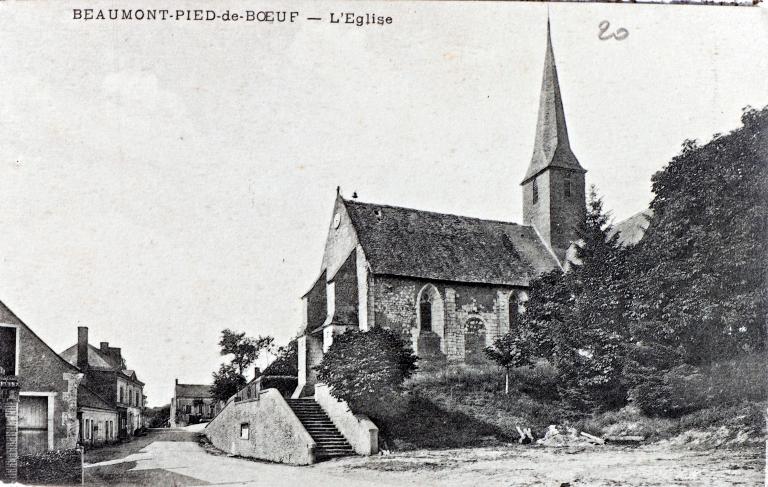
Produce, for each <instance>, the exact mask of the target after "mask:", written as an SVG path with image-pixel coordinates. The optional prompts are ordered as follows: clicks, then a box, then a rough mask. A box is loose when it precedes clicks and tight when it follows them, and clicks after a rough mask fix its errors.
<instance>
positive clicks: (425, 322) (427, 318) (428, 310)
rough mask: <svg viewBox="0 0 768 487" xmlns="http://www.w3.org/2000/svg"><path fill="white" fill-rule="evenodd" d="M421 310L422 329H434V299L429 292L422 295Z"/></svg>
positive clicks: (420, 323) (420, 325) (420, 326)
mask: <svg viewBox="0 0 768 487" xmlns="http://www.w3.org/2000/svg"><path fill="white" fill-rule="evenodd" d="M419 312H420V316H419V328H421V331H422V332H425V331H432V299H431V298H430V297H429V295H428V294H425V295H424V296H422V297H421V302H420V303H419Z"/></svg>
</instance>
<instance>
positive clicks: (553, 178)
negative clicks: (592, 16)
mask: <svg viewBox="0 0 768 487" xmlns="http://www.w3.org/2000/svg"><path fill="white" fill-rule="evenodd" d="M585 173H586V171H585V170H584V168H582V167H581V165H580V164H579V161H578V160H577V159H576V156H575V155H574V153H573V151H572V150H571V147H570V143H569V140H568V130H567V128H566V123H565V112H564V110H563V100H562V96H561V94H560V86H559V83H558V79H557V67H556V65H555V57H554V53H553V50H552V41H551V36H550V32H549V25H547V47H546V53H545V60H544V74H543V79H542V85H541V95H540V102H539V113H538V122H537V125H536V136H535V145H534V150H533V156H532V158H531V161H530V164H529V165H528V169H527V170H526V172H525V174H524V176H523V177H522V181H521V183H520V184H521V186H522V196H523V221H522V223H512V222H502V221H493V220H483V219H479V218H470V217H465V216H457V215H451V214H443V213H434V212H429V211H421V210H416V209H410V208H401V207H396V206H389V205H380V204H372V203H362V202H359V201H357V200H356V199H345V198H343V197H342V195H341V194H340V193H339V194H337V197H336V202H335V205H334V209H333V216H332V218H331V224H330V226H329V228H328V237H327V239H326V243H325V252H324V255H323V261H322V266H321V268H320V275H319V277H318V278H317V280H316V281H315V282H314V284H313V285H312V287H311V288H310V289H309V291H308V292H307V293H306V294H305V295H304V296H303V304H304V322H303V325H302V332H301V336H300V337H299V339H298V344H299V347H298V348H299V384H298V387H297V389H296V392H295V393H294V397H299V396H308V395H312V394H313V387H314V385H315V383H316V381H317V378H316V373H315V371H314V370H313V367H314V366H316V365H317V364H318V363H319V362H320V360H321V359H322V356H323V353H324V352H325V351H327V350H328V347H330V345H331V343H332V342H333V338H334V336H336V335H338V334H340V333H343V332H345V331H347V330H349V329H353V328H358V329H361V330H369V329H371V328H372V327H374V326H381V327H384V328H389V329H392V330H397V331H398V332H400V333H401V334H402V336H403V337H404V338H405V339H406V340H407V341H408V342H410V343H411V345H412V347H413V349H414V352H415V353H416V354H417V355H418V356H419V358H420V364H421V366H422V367H423V366H425V364H433V365H437V366H439V365H441V364H444V363H473V362H477V361H481V360H483V357H484V355H483V349H484V348H485V347H486V346H489V345H491V344H492V343H493V341H494V340H495V339H496V338H497V337H499V336H501V335H503V334H505V333H507V332H508V331H509V330H510V327H511V326H512V327H513V326H514V321H515V320H516V319H517V318H518V316H519V313H520V312H521V311H522V303H523V302H524V301H525V299H526V298H527V295H526V289H527V288H528V285H529V282H530V280H531V279H533V278H535V277H536V276H537V275H539V274H541V273H544V272H548V271H550V270H553V269H556V268H562V267H563V266H564V265H565V260H566V253H567V252H568V249H569V247H570V246H571V244H572V242H574V241H575V240H577V235H576V227H577V225H578V224H579V223H580V222H582V221H583V219H584V216H585V212H586V206H585V182H584V174H585Z"/></svg>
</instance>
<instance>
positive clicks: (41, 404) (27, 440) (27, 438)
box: [19, 396, 48, 455]
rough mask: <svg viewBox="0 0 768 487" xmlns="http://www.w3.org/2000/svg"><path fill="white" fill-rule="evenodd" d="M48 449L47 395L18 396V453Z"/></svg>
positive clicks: (26, 453)
mask: <svg viewBox="0 0 768 487" xmlns="http://www.w3.org/2000/svg"><path fill="white" fill-rule="evenodd" d="M45 451H48V397H47V396H21V397H20V398H19V455H28V454H32V453H41V452H45Z"/></svg>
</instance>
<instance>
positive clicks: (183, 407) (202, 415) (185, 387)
mask: <svg viewBox="0 0 768 487" xmlns="http://www.w3.org/2000/svg"><path fill="white" fill-rule="evenodd" d="M215 411H216V400H215V399H214V398H213V396H211V386H210V385H208V384H179V379H176V387H174V389H173V397H172V398H171V412H170V422H171V427H172V428H173V427H177V426H187V425H189V424H197V423H202V422H207V421H210V420H211V419H212V418H213V417H214V416H215Z"/></svg>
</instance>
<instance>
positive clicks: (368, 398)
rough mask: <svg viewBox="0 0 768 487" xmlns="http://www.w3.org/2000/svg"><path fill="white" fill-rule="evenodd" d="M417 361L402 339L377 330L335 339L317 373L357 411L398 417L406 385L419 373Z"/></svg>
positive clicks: (377, 328)
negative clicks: (404, 383) (398, 409)
mask: <svg viewBox="0 0 768 487" xmlns="http://www.w3.org/2000/svg"><path fill="white" fill-rule="evenodd" d="M417 360H418V359H417V357H416V356H415V355H414V354H413V351H412V350H411V349H410V347H408V346H407V345H406V343H405V342H404V341H403V339H402V337H401V336H400V335H398V334H397V333H395V332H393V331H391V330H387V329H384V328H381V327H375V328H373V329H372V330H370V331H359V330H349V331H347V332H345V333H342V334H341V335H337V336H335V337H334V338H333V343H332V344H331V346H330V347H329V349H328V351H327V352H326V353H325V355H323V359H322V361H321V362H320V364H319V365H318V366H316V367H315V370H317V375H318V379H319V380H320V381H321V382H324V383H326V384H328V386H329V387H330V392H331V395H333V396H334V397H335V398H337V399H340V400H343V401H346V402H347V404H349V406H350V408H351V409H352V410H353V411H355V412H360V413H364V414H368V415H370V416H372V417H387V416H391V415H392V414H394V412H395V411H394V410H395V407H396V404H398V402H399V397H400V392H401V391H402V385H403V381H404V380H405V379H407V378H408V377H410V376H411V375H412V374H413V372H414V371H415V370H416V361H417Z"/></svg>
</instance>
